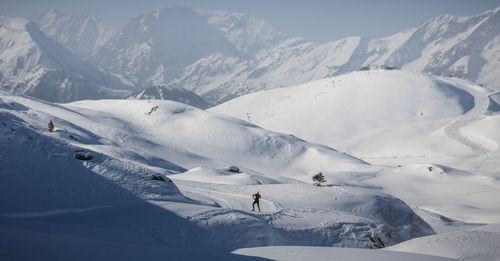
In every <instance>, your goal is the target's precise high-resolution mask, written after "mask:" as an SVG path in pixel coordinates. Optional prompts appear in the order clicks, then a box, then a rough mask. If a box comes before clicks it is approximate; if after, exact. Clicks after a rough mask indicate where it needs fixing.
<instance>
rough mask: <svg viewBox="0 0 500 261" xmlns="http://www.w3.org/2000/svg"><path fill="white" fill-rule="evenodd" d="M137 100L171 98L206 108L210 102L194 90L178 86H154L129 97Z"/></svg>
mask: <svg viewBox="0 0 500 261" xmlns="http://www.w3.org/2000/svg"><path fill="white" fill-rule="evenodd" d="M129 99H137V100H171V101H177V102H181V103H185V104H189V105H191V106H194V107H197V108H200V109H206V108H207V107H208V104H207V103H206V102H205V101H204V100H203V98H201V97H200V96H198V95H196V94H195V93H194V92H191V91H188V90H186V89H183V88H180V87H177V86H152V87H149V88H146V89H144V90H142V91H140V92H139V93H137V94H134V95H132V96H130V97H129Z"/></svg>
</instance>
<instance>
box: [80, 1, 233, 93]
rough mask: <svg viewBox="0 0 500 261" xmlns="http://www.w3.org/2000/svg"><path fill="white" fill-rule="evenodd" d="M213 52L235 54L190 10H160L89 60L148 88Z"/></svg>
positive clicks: (128, 28)
mask: <svg viewBox="0 0 500 261" xmlns="http://www.w3.org/2000/svg"><path fill="white" fill-rule="evenodd" d="M214 52H222V53H224V54H226V55H233V54H235V53H236V52H237V51H236V49H235V48H234V47H233V45H232V44H231V43H230V42H228V40H227V39H226V37H225V36H224V34H223V33H222V32H221V31H219V30H217V29H215V28H214V27H213V26H212V25H210V24H209V23H208V22H207V20H206V19H205V18H204V17H202V16H200V15H199V14H198V13H196V12H195V11H194V10H192V9H189V8H164V9H162V10H160V11H157V12H153V13H149V14H145V15H142V16H139V17H136V18H134V19H132V20H131V21H130V23H129V24H128V25H127V26H125V28H124V29H123V30H121V31H120V33H119V34H118V36H117V37H115V38H113V39H112V40H111V41H110V42H109V43H107V44H106V45H105V46H104V47H103V48H101V50H99V52H98V53H97V54H96V55H95V56H94V57H92V58H91V59H90V60H91V61H93V62H94V63H96V64H98V65H100V66H102V67H104V68H106V69H108V70H110V71H112V72H117V73H122V74H124V75H125V76H127V77H128V78H129V79H130V80H132V81H133V82H134V83H136V84H139V85H141V86H148V85H158V84H165V83H166V82H167V81H168V80H171V79H172V78H173V77H174V76H176V75H177V74H178V73H179V72H180V71H181V70H182V69H183V68H184V67H185V66H187V65H189V64H191V63H193V62H195V61H197V60H198V59H200V58H201V57H204V56H207V55H210V54H212V53H214Z"/></svg>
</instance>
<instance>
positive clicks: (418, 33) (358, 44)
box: [173, 8, 500, 102]
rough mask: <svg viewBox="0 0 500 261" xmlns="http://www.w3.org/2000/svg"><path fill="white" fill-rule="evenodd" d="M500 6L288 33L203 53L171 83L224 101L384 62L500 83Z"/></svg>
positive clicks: (498, 85) (492, 85) (498, 86)
mask: <svg viewBox="0 0 500 261" xmlns="http://www.w3.org/2000/svg"><path fill="white" fill-rule="evenodd" d="M499 10H500V8H497V9H495V10H491V11H488V12H485V13H483V14H480V15H476V16H471V17H454V16H440V17H437V18H434V19H431V20H429V21H427V22H426V23H423V24H422V25H420V26H418V27H416V28H411V29H408V30H405V31H403V32H400V33H397V34H394V35H391V36H389V37H385V38H381V39H373V40H370V39H366V38H360V37H350V38H346V39H342V40H338V41H333V42H330V43H325V44H314V43H310V42H304V41H303V40H300V39H285V40H283V41H280V42H279V44H277V45H275V46H273V47H272V48H271V49H264V50H262V51H261V52H259V53H257V55H255V56H254V57H250V58H246V59H241V58H234V57H221V56H220V55H217V56H215V57H208V58H204V59H201V60H199V61H198V62H196V63H195V64H193V65H190V66H189V67H187V68H186V69H185V70H184V71H183V72H182V73H181V75H180V76H179V77H177V79H175V80H174V81H173V82H174V83H177V84H180V85H181V86H185V88H187V89H189V90H193V91H195V92H196V93H197V94H199V95H201V96H202V97H204V98H205V99H207V100H209V101H212V102H223V101H226V100H228V99H231V98H234V97H237V96H239V95H243V94H247V93H251V92H255V91H258V90H265V89H271V88H276V87H287V86H291V85H296V84H301V83H306V82H309V81H312V80H318V79H323V78H326V77H330V76H334V75H339V74H344V73H347V72H351V71H353V70H357V69H359V68H361V67H364V66H368V67H370V66H371V67H376V66H382V65H386V66H391V67H398V68H404V69H407V70H410V71H418V72H426V73H431V74H434V75H442V76H450V75H451V76H455V77H461V78H467V79H470V80H473V81H476V82H479V83H483V84H486V85H487V86H489V87H490V88H493V89H497V90H500V81H499V80H498V77H497V76H496V74H497V73H496V71H498V67H499V63H498V59H497V56H498V53H499V51H498V48H500V47H499V46H500V45H499V41H500V38H499V35H500V29H499V28H500V26H499V23H500V12H499ZM214 62H215V63H214Z"/></svg>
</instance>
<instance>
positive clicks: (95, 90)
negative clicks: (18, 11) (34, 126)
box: [0, 17, 135, 102]
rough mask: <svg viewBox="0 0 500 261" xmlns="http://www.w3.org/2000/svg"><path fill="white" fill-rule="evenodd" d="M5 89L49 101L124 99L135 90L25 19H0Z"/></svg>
mask: <svg viewBox="0 0 500 261" xmlns="http://www.w3.org/2000/svg"><path fill="white" fill-rule="evenodd" d="M0 60H1V61H2V63H0V72H1V73H0V84H1V86H2V88H7V89H12V90H14V91H15V92H17V93H23V94H28V95H31V96H34V97H38V98H41V99H45V100H48V101H57V102H64V101H73V100H79V99H98V98H103V97H124V96H126V95H127V94H130V92H131V91H132V90H135V87H134V86H131V85H128V84H126V83H123V82H122V81H121V80H120V79H119V78H117V77H115V76H113V75H110V74H107V73H105V72H102V71H100V70H98V69H97V68H95V67H93V66H92V65H90V64H88V63H86V62H84V61H82V60H81V59H80V58H79V57H77V56H76V55H75V54H73V53H71V52H70V51H68V50H67V49H66V48H64V47H63V46H61V45H60V44H59V43H57V42H55V41H54V40H52V39H50V38H48V37H47V36H46V35H45V34H43V33H42V32H41V31H40V30H39V29H38V27H36V25H35V24H34V23H32V22H30V21H28V20H26V19H22V18H9V17H0Z"/></svg>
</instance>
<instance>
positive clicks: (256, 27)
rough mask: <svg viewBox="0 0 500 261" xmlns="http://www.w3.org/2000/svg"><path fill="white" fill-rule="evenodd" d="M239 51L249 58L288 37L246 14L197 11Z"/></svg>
mask: <svg viewBox="0 0 500 261" xmlns="http://www.w3.org/2000/svg"><path fill="white" fill-rule="evenodd" d="M196 11H197V12H198V13H199V14H200V15H202V16H203V17H205V18H206V19H207V21H208V22H209V23H210V24H212V25H213V26H215V28H217V29H218V30H220V31H222V32H224V35H225V36H226V38H227V39H228V40H229V42H231V43H232V44H234V45H235V46H236V48H237V49H238V50H239V51H242V52H244V53H246V54H247V55H249V56H252V55H255V54H256V53H257V52H260V51H262V50H264V49H269V48H272V47H274V46H276V45H278V44H279V43H280V42H282V41H283V40H285V39H287V36H286V35H285V34H284V33H282V32H280V31H279V30H278V29H276V28H275V27H274V26H273V25H271V24H270V23H269V22H267V21H266V20H264V19H262V18H259V17H255V16H250V15H248V14H244V13H236V12H227V11H204V10H199V9H197V10H196Z"/></svg>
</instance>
